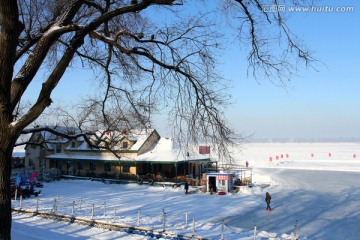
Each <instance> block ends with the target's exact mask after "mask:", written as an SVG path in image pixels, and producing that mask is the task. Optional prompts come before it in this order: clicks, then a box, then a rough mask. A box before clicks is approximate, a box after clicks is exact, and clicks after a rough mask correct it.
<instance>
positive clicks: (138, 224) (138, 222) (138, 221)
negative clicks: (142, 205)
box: [137, 209, 140, 227]
mask: <svg viewBox="0 0 360 240" xmlns="http://www.w3.org/2000/svg"><path fill="white" fill-rule="evenodd" d="M137 226H138V227H140V209H138V220H137Z"/></svg>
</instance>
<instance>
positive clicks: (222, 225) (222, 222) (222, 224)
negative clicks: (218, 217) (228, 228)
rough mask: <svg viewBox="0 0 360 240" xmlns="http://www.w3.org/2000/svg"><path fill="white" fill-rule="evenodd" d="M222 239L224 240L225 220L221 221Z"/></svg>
mask: <svg viewBox="0 0 360 240" xmlns="http://www.w3.org/2000/svg"><path fill="white" fill-rule="evenodd" d="M221 240H224V220H222V221H221Z"/></svg>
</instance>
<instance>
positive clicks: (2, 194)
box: [0, 129, 16, 240]
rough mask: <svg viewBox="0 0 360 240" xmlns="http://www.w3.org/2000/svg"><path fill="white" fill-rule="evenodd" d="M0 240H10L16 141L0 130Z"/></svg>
mask: <svg viewBox="0 0 360 240" xmlns="http://www.w3.org/2000/svg"><path fill="white" fill-rule="evenodd" d="M0 136H1V137H0V240H8V239H11V221H12V220H11V219H12V217H11V191H10V175H11V157H12V151H13V147H14V143H15V141H16V139H15V140H13V138H14V137H9V136H8V137H6V134H4V131H3V130H1V129H0Z"/></svg>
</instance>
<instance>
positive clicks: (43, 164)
mask: <svg viewBox="0 0 360 240" xmlns="http://www.w3.org/2000/svg"><path fill="white" fill-rule="evenodd" d="M45 165H46V161H45V159H41V160H40V167H43V168H45V167H46V166H45Z"/></svg>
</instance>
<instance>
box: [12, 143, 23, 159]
mask: <svg viewBox="0 0 360 240" xmlns="http://www.w3.org/2000/svg"><path fill="white" fill-rule="evenodd" d="M12 157H25V148H24V145H21V146H16V147H14V150H13V153H12Z"/></svg>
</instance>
